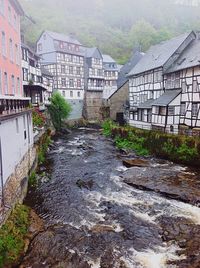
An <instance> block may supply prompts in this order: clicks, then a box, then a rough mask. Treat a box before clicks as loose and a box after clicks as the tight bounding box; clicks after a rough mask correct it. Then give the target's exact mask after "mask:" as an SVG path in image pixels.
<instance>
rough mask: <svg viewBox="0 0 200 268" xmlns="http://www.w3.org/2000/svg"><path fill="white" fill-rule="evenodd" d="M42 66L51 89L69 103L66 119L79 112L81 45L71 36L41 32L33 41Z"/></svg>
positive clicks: (81, 84)
mask: <svg viewBox="0 0 200 268" xmlns="http://www.w3.org/2000/svg"><path fill="white" fill-rule="evenodd" d="M37 54H39V55H40V56H41V58H42V60H41V63H42V65H43V66H44V67H45V68H47V69H48V71H49V72H50V73H51V74H53V78H54V84H53V90H54V91H59V92H60V93H61V94H62V95H63V97H65V99H66V100H67V101H68V102H69V103H70V104H71V105H72V113H71V115H70V119H79V118H81V117H82V112H83V99H84V56H85V48H84V47H83V46H82V45H81V43H80V42H79V41H78V40H77V39H76V38H75V37H74V36H73V35H70V36H66V35H64V34H60V33H55V32H50V31H45V32H43V33H42V34H41V36H40V38H39V39H38V41H37Z"/></svg>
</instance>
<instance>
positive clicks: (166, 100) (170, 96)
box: [152, 90, 181, 106]
mask: <svg viewBox="0 0 200 268" xmlns="http://www.w3.org/2000/svg"><path fill="white" fill-rule="evenodd" d="M180 93H181V90H167V91H165V93H164V94H163V95H162V96H160V98H158V99H156V100H154V102H153V104H152V106H167V105H168V104H170V103H171V102H172V101H173V100H174V99H175V98H176V97H177V96H178V95H179V94H180Z"/></svg>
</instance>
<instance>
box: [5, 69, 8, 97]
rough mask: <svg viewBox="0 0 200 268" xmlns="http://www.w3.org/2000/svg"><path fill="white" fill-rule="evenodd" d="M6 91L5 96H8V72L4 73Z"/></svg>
mask: <svg viewBox="0 0 200 268" xmlns="http://www.w3.org/2000/svg"><path fill="white" fill-rule="evenodd" d="M4 90H5V94H8V75H7V73H6V72H5V73H4Z"/></svg>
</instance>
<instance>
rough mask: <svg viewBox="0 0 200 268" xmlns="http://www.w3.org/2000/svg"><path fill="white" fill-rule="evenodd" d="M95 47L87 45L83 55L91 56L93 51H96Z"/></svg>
mask: <svg viewBox="0 0 200 268" xmlns="http://www.w3.org/2000/svg"><path fill="white" fill-rule="evenodd" d="M96 49H97V48H96V47H88V48H86V50H85V56H86V57H87V58H92V57H93V55H94V53H95V51H96Z"/></svg>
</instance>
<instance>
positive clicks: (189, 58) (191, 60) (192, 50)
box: [165, 33, 200, 73]
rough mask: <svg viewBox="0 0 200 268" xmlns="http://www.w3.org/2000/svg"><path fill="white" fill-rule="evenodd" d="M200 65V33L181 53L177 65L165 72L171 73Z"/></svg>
mask: <svg viewBox="0 0 200 268" xmlns="http://www.w3.org/2000/svg"><path fill="white" fill-rule="evenodd" d="M199 65H200V33H197V37H196V39H195V40H193V41H192V42H191V43H190V44H189V46H188V47H187V48H186V49H185V50H184V51H183V53H181V55H180V57H179V58H178V59H177V60H176V61H175V63H174V64H173V65H172V66H171V67H170V68H169V69H168V70H167V71H166V72H165V73H171V72H176V71H180V70H183V69H186V68H191V67H195V66H199Z"/></svg>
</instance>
